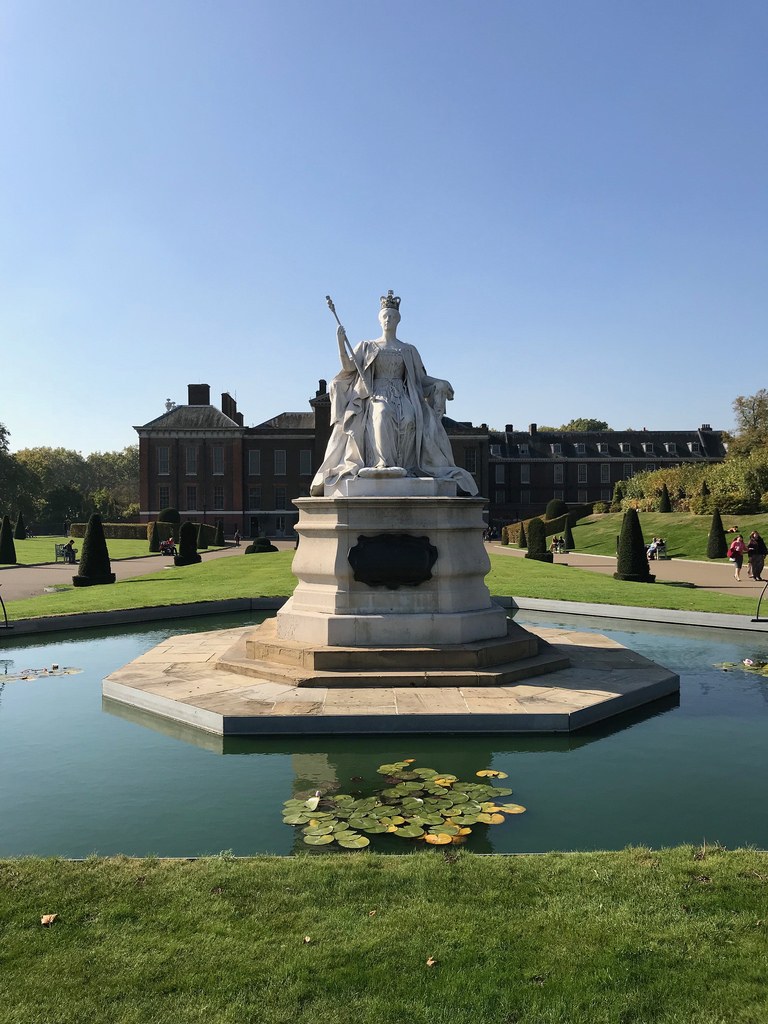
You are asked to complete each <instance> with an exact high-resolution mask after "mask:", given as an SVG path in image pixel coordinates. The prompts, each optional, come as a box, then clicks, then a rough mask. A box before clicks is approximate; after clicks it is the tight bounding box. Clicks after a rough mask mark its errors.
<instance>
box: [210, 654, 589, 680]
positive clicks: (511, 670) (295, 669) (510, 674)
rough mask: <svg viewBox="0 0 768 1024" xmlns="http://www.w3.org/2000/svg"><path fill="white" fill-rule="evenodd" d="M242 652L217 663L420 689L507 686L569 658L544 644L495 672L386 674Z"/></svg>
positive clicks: (276, 675)
mask: <svg viewBox="0 0 768 1024" xmlns="http://www.w3.org/2000/svg"><path fill="white" fill-rule="evenodd" d="M238 653H240V652H239V651H238V652H235V651H229V652H227V653H226V654H225V655H223V656H222V657H221V658H220V659H219V660H218V662H217V665H216V667H217V668H218V669H221V670H223V671H228V672H236V673H238V674H239V675H243V676H249V677H251V678H255V679H267V680H269V681H270V682H283V683H286V684H287V685H290V686H301V687H329V688H332V689H337V688H347V687H351V688H362V687H380V688H388V687H420V686H442V687H446V686H455V687H470V686H507V685H509V684H511V683H515V682H520V681H521V680H524V679H530V678H534V677H536V676H541V675H545V674H547V673H549V672H557V671H559V670H560V669H564V668H568V667H569V665H570V661H569V659H568V657H567V656H566V655H564V654H561V653H560V652H559V651H557V650H554V649H553V648H551V647H549V645H547V644H542V650H541V651H540V653H538V654H536V655H534V656H533V657H530V658H526V659H525V660H523V661H514V662H508V663H506V664H503V665H498V666H496V667H495V668H492V669H437V670H414V669H411V670H410V671H409V670H407V669H400V668H398V669H395V670H391V671H382V670H381V669H379V668H376V669H368V668H367V667H363V664H362V663H359V664H358V666H357V668H356V669H354V670H350V671H344V672H339V671H322V670H315V671H311V670H307V669H306V668H302V667H301V666H296V665H284V664H279V663H277V662H273V661H260V660H256V659H253V658H243V657H237V654H238Z"/></svg>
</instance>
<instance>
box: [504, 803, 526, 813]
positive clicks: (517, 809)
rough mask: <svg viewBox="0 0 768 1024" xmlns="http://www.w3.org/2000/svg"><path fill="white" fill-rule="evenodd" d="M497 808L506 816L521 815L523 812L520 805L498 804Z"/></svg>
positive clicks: (523, 809)
mask: <svg viewBox="0 0 768 1024" xmlns="http://www.w3.org/2000/svg"><path fill="white" fill-rule="evenodd" d="M499 808H500V810H502V811H504V812H505V813H506V814H523V813H524V812H525V808H524V807H523V805H522V804H500V805H499Z"/></svg>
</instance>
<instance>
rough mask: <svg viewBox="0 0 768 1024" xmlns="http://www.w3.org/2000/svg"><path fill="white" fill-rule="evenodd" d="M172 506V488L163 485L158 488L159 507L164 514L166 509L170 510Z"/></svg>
mask: <svg viewBox="0 0 768 1024" xmlns="http://www.w3.org/2000/svg"><path fill="white" fill-rule="evenodd" d="M170 504H171V488H170V487H168V485H167V484H161V485H160V487H158V488H157V507H158V510H159V511H161V512H162V510H163V509H164V508H168V506H169V505H170Z"/></svg>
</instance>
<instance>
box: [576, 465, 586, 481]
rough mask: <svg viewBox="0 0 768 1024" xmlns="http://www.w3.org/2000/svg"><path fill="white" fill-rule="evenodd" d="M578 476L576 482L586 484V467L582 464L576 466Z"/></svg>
mask: <svg viewBox="0 0 768 1024" xmlns="http://www.w3.org/2000/svg"><path fill="white" fill-rule="evenodd" d="M578 474H579V475H578V477H577V482H578V483H580V484H585V483H586V482H587V467H586V465H585V464H584V463H582V464H581V465H579V466H578Z"/></svg>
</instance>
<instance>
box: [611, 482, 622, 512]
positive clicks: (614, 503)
mask: <svg viewBox="0 0 768 1024" xmlns="http://www.w3.org/2000/svg"><path fill="white" fill-rule="evenodd" d="M623 500H624V484H623V482H622V481H621V480H617V481H616V485H615V486H614V488H613V498H612V499H611V512H621V503H622V501H623Z"/></svg>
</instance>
